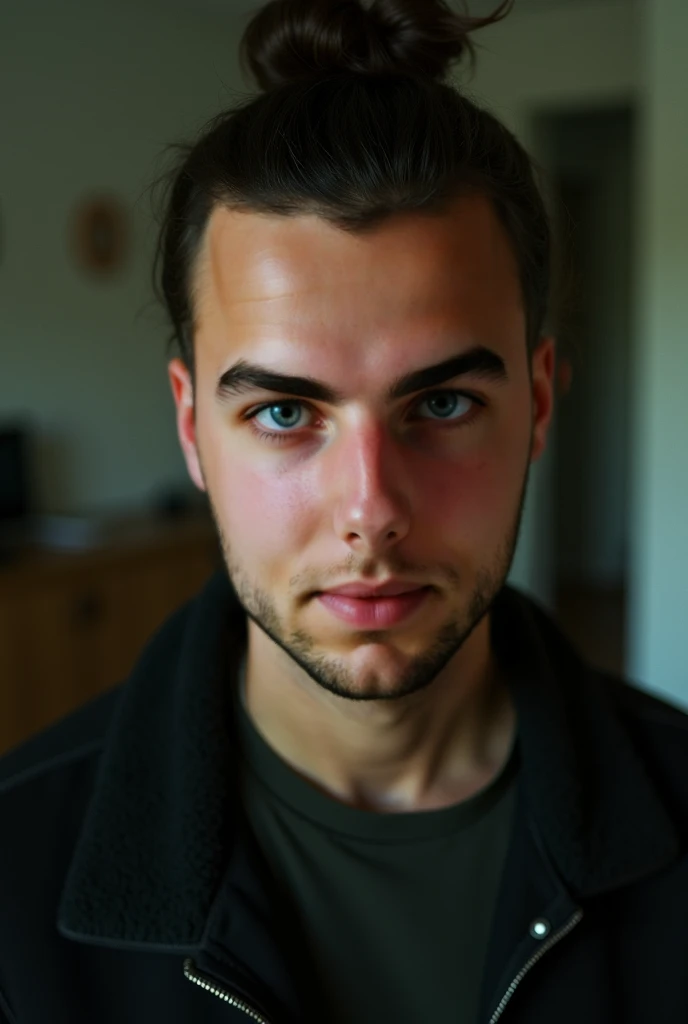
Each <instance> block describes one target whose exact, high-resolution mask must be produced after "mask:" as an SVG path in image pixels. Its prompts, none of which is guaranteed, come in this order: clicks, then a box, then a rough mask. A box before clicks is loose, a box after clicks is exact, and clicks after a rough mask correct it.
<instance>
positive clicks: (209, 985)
mask: <svg viewBox="0 0 688 1024" xmlns="http://www.w3.org/2000/svg"><path fill="white" fill-rule="evenodd" d="M582 917H583V911H582V910H577V911H576V913H575V914H574V915H573V917H572V918H571V920H570V921H569V922H568V924H566V925H565V926H564V927H563V928H562V929H560V931H558V932H556V933H555V934H554V935H552V936H551V938H549V939H548V940H547V942H545V943H544V945H542V946H540V948H539V949H538V951H537V953H535V955H534V956H531V958H530V960H528V962H527V963H526V964H525V965H524V966H523V967H522V968H521V970H520V971H519V972H518V974H517V975H516V977H515V978H514V980H513V981H512V982H511V984H510V985H509V987H508V989H507V990H506V992H505V993H504V995H503V996H502V999H501V1001H500V1003H499V1006H498V1007H497V1009H496V1010H495V1012H494V1013H493V1014H492V1016H491V1017H490V1024H497V1021H498V1020H499V1018H500V1017H501V1016H502V1014H503V1013H504V1009H505V1007H506V1005H507V1003H508V1002H509V1000H510V999H511V997H512V995H513V994H514V992H515V991H516V989H517V988H518V986H519V985H520V983H521V982H522V981H523V979H524V978H525V976H526V974H527V973H528V971H529V970H530V969H531V967H534V966H535V964H536V963H537V962H538V960H540V959H541V958H542V957H543V956H544V955H545V953H547V952H548V950H550V949H551V948H552V946H556V944H557V942H559V941H560V939H563V938H564V937H565V936H567V935H568V934H569V932H571V931H573V929H574V928H575V927H576V925H577V924H578V923H579V922H580V921H581V919H582ZM184 976H185V977H186V978H188V980H189V981H193V983H194V984H195V985H198V986H199V987H200V988H202V989H204V990H205V991H206V992H210V993H211V994H212V995H214V996H217V998H218V999H221V1000H222V1001H223V1002H225V1003H229V1004H230V1006H235V1007H236V1008H237V1009H238V1010H241V1011H242V1012H243V1013H245V1014H247V1016H249V1017H250V1018H251V1020H255V1021H256V1022H257V1024H270V1022H269V1021H268V1020H267V1019H266V1018H265V1017H263V1016H262V1015H261V1014H260V1013H258V1011H257V1010H254V1009H253V1007H252V1006H249V1005H248V1003H245V1002H244V1001H243V1000H242V999H238V998H237V997H236V996H235V995H232V993H231V992H229V991H227V989H224V988H221V987H220V986H219V985H216V984H215V983H214V982H212V981H210V980H209V979H208V978H206V977H205V976H204V975H202V974H199V972H198V971H197V970H196V967H195V964H194V962H193V960H191V959H190V958H187V959H186V960H185V961H184Z"/></svg>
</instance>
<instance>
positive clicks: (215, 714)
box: [58, 569, 678, 951]
mask: <svg viewBox="0 0 688 1024" xmlns="http://www.w3.org/2000/svg"><path fill="white" fill-rule="evenodd" d="M491 630H492V643H493V648H494V650H495V652H496V654H497V657H498V658H499V660H500V661H502V662H503V663H504V665H505V667H507V668H508V677H509V679H510V685H511V688H512V694H513V698H514V702H515V705H516V710H517V715H518V730H519V743H520V749H521V763H522V772H523V781H522V784H523V785H524V786H525V789H526V792H527V793H528V804H529V806H530V808H531V813H532V814H533V817H534V819H535V825H536V827H537V829H538V831H539V833H540V835H541V836H542V837H543V841H544V844H545V846H546V848H547V851H548V854H549V856H550V858H551V860H552V862H553V864H554V865H555V867H556V869H557V870H558V872H559V874H560V876H561V878H562V879H563V881H564V883H565V884H566V885H567V886H568V888H569V891H570V892H571V894H572V895H573V896H574V897H575V898H583V897H586V896H594V895H598V894H601V893H603V892H606V891H609V890H611V889H614V888H617V887H619V886H621V885H624V884H628V883H630V882H632V881H635V880H637V879H639V878H641V877H643V876H645V875H647V874H649V873H651V872H653V871H656V870H658V869H659V868H660V867H662V866H663V865H665V864H667V863H668V862H669V861H670V860H671V859H673V858H674V856H675V855H676V853H677V851H678V840H677V836H676V832H675V829H674V826H673V824H672V822H671V820H670V818H669V816H668V814H667V812H666V810H665V809H664V807H663V805H662V803H661V801H660V799H659V797H658V795H657V794H656V792H655V790H654V789H653V786H652V784H651V783H650V780H649V778H648V776H647V774H646V772H645V769H644V767H643V765H642V763H641V761H640V759H639V758H638V756H637V755H636V753H635V751H634V749H633V747H632V744H631V741H630V738H629V736H628V735H627V733H626V731H625V730H624V728H623V726H622V724H621V723H620V721H619V719H618V718H617V717H616V715H615V713H614V711H613V709H612V706H611V703H610V700H611V698H610V696H609V693H608V690H607V687H606V685H605V683H604V680H603V679H602V677H601V676H600V675H598V674H597V673H596V672H594V671H593V670H591V669H589V668H588V667H587V666H585V665H584V664H583V663H582V662H581V661H580V659H579V658H578V656H577V655H576V654H575V652H574V651H573V650H572V649H571V647H570V646H569V644H568V642H567V641H566V640H565V639H564V638H563V636H562V635H561V634H560V632H559V630H558V629H557V627H556V626H555V625H554V624H553V623H552V622H551V620H550V619H549V618H548V616H547V615H545V613H544V612H543V611H542V610H541V609H539V608H538V606H537V605H536V604H535V603H534V602H532V601H531V600H530V599H529V598H527V597H525V596H524V595H523V594H521V593H519V592H518V591H516V590H514V589H512V588H510V587H505V588H504V589H503V591H502V592H501V594H500V596H499V597H498V599H497V601H496V602H495V605H494V606H493V609H492V619H491ZM245 645H246V616H245V613H244V612H243V609H242V608H241V606H240V604H239V602H238V600H237V597H236V594H235V592H234V589H233V588H232V586H231V583H230V581H229V579H228V576H227V574H226V572H225V570H223V569H222V570H218V572H217V573H216V574H215V575H214V576H213V577H212V578H211V580H210V581H209V583H208V585H207V586H206V587H205V589H204V590H203V591H202V592H201V593H200V594H199V595H198V596H197V597H196V598H195V599H194V600H193V601H191V602H190V603H189V604H188V605H186V606H185V607H184V608H182V609H181V610H180V611H179V612H177V613H176V614H175V615H174V616H173V617H172V618H171V619H169V620H168V621H167V622H166V623H165V624H164V625H163V627H162V628H161V629H160V630H159V631H158V633H157V634H156V635H155V636H154V637H153V638H152V640H151V641H150V643H149V644H148V646H147V648H146V650H145V651H144V653H143V655H142V656H141V658H140V660H139V662H138V663H137V665H136V667H135V669H134V671H133V673H132V675H131V677H130V679H129V680H128V682H127V683H126V685H125V686H124V688H123V690H122V693H121V699H120V701H119V703H118V706H117V711H116V713H115V717H114V718H113V721H112V723H111V726H110V728H109V731H108V736H107V739H106V743H105V747H104V750H103V753H102V757H101V762H100V766H99V771H98V777H97V781H96V785H95V789H94V794H93V797H92V799H91V803H90V805H89V808H88V811H87V814H86V818H85V821H84V825H83V828H82V832H81V835H80V838H79V841H78V844H77V847H76V850H75V854H74V857H73V860H72V864H71V868H70V871H69V874H68V878H67V880H66V885H65V888H64V892H63V897H62V902H61V906H60V912H59V921H58V925H59V928H60V931H61V932H62V933H63V934H64V935H67V936H69V937H71V938H76V939H80V940H81V941H87V942H92V943H98V944H100V943H102V944H107V945H113V946H118V947H121V948H148V949H158V950H161V951H162V950H168V951H173V950H188V949H191V948H193V947H196V946H197V945H199V944H200V943H201V942H202V940H203V935H204V929H205V926H206V924H207V921H208V918H209V915H210V911H211V909H212V907H213V903H214V900H215V898H216V896H217V893H218V890H219V889H220V886H221V883H222V879H223V875H224V872H225V869H226V867H227V864H228V862H229V860H230V857H234V858H235V859H236V852H237V851H236V850H235V848H234V844H235V840H236V842H237V843H239V842H240V839H239V836H240V832H239V828H238V822H239V819H240V810H239V808H238V806H237V800H238V787H237V785H236V774H235V773H236V761H235V757H236V755H237V744H236V738H235V734H236V730H235V726H234V723H233V712H232V701H231V687H232V686H233V685H235V681H236V678H237V670H238V666H239V662H240V658H241V656H242V654H243V652H244V650H245Z"/></svg>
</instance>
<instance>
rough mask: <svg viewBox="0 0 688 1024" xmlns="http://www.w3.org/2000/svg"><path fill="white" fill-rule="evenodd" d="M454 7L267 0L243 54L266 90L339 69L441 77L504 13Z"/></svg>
mask: <svg viewBox="0 0 688 1024" xmlns="http://www.w3.org/2000/svg"><path fill="white" fill-rule="evenodd" d="M512 4H513V0H503V2H502V3H500V4H499V6H498V8H497V10H496V11H495V12H494V13H493V14H492V15H491V16H489V17H486V18H473V17H469V16H468V15H461V14H457V13H455V12H454V11H452V10H451V9H450V7H449V6H448V4H447V3H446V2H445V0H373V2H372V3H368V4H367V5H365V6H364V3H363V0H271V2H269V3H267V4H266V5H265V6H264V7H263V8H261V10H259V11H258V13H257V14H256V15H255V16H254V17H253V18H252V20H251V21H250V23H249V25H248V27H247V28H246V30H245V32H244V35H243V37H242V40H241V46H240V55H241V59H242V62H243V63H244V64H245V65H247V66H248V68H249V69H250V71H251V72H252V74H253V75H254V77H255V79H256V80H257V82H258V85H259V86H260V87H261V88H262V89H263V90H265V91H268V90H270V89H275V88H277V87H279V86H280V85H284V84H286V83H287V82H291V81H294V80H296V79H303V78H307V77H308V78H312V77H314V76H316V75H325V74H332V73H337V72H343V71H351V72H358V73H363V74H366V73H368V74H386V73H387V74H389V73H406V74H416V75H422V76H425V77H427V78H431V79H440V78H442V77H443V76H444V75H445V74H446V72H447V70H448V68H449V66H450V64H451V63H453V62H454V61H457V60H460V59H461V57H463V56H464V54H465V53H466V52H469V53H470V54H471V56H473V48H472V45H471V43H470V40H469V38H468V36H469V33H470V32H472V31H473V30H474V29H476V28H482V27H483V26H484V25H489V24H492V23H493V22H496V21H499V20H501V18H503V17H504V16H505V15H506V14H507V13H508V11H509V10H510V9H511V6H512Z"/></svg>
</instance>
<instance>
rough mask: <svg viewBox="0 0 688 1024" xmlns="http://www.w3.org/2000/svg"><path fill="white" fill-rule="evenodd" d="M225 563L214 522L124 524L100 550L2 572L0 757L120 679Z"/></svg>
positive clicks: (44, 556) (50, 556) (25, 561)
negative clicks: (146, 645)
mask: <svg viewBox="0 0 688 1024" xmlns="http://www.w3.org/2000/svg"><path fill="white" fill-rule="evenodd" d="M221 564H222V557H221V553H220V549H219V545H218V542H217V538H216V533H215V530H214V527H213V524H212V521H211V520H210V519H209V518H206V517H202V518H193V519H184V520H180V521H177V522H174V521H172V522H167V521H155V520H153V521H151V520H142V519H138V520H134V519H130V520H128V521H127V522H126V523H123V522H121V521H120V523H119V525H118V527H117V528H116V529H113V533H112V536H111V537H109V538H108V540H107V542H103V543H102V544H101V545H99V546H98V547H97V548H92V549H90V550H89V551H87V552H79V553H55V552H48V551H41V550H38V549H32V550H27V551H26V552H24V553H23V554H22V555H21V556H19V557H18V558H17V559H16V560H14V561H13V562H12V563H10V564H9V565H6V566H3V567H1V568H0V753H2V752H4V751H6V750H8V749H10V748H11V747H13V746H15V745H16V744H17V743H20V742H21V741H22V740H24V739H25V738H27V737H28V736H30V735H32V734H33V733H35V732H37V731H39V730H41V729H43V728H44V727H45V726H47V725H49V724H50V723H51V722H53V721H55V720H56V719H58V718H60V717H62V716H63V715H65V714H67V713H68V712H69V711H71V710H73V709H74V708H76V707H78V706H79V705H80V704H83V703H84V702H85V701H87V700H88V699H89V698H90V697H93V696H95V695H96V694H98V693H101V692H103V691H104V690H107V689H109V688H110V687H112V686H114V685H115V684H117V683H119V682H121V681H123V680H124V679H126V677H127V676H128V674H129V672H130V671H131V669H132V667H133V665H134V663H135V661H136V659H137V657H138V656H139V654H140V653H141V651H142V649H143V647H144V646H145V644H146V642H147V641H148V640H149V639H150V638H151V636H152V635H153V633H154V632H155V630H156V629H157V628H158V627H159V626H160V625H161V624H162V623H163V622H164V621H165V619H167V618H168V617H169V616H170V615H171V614H172V612H173V611H175V609H176V608H178V607H179V606H180V605H182V604H183V603H184V602H185V601H187V600H188V599H189V598H190V597H193V596H194V594H196V593H198V591H199V590H200V589H201V588H202V587H203V585H204V584H205V582H206V581H207V579H208V577H209V576H210V575H211V573H212V572H213V571H214V570H215V569H216V568H217V567H218V566H220V565H221Z"/></svg>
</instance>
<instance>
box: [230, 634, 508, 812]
mask: <svg viewBox="0 0 688 1024" xmlns="http://www.w3.org/2000/svg"><path fill="white" fill-rule="evenodd" d="M261 637H262V639H263V640H265V639H266V638H265V636H264V634H261V636H259V637H253V639H254V640H258V641H260V639H261ZM251 640H252V636H251V630H249V645H248V650H247V657H246V673H245V691H244V696H243V700H244V705H245V708H246V711H247V713H248V714H249V716H250V717H251V719H252V721H253V723H254V725H255V726H256V728H257V729H258V731H259V732H260V733H261V734H262V736H263V738H264V739H265V740H266V742H267V743H269V744H270V746H271V747H272V748H273V750H275V752H276V753H277V754H278V755H279V756H280V757H281V758H282V759H283V760H284V761H285V762H287V764H289V766H290V767H291V768H292V769H293V770H294V771H295V772H297V774H299V775H300V776H301V777H302V778H304V779H306V780H307V781H308V782H310V783H311V784H312V785H314V786H316V787H317V788H318V789H320V790H321V791H322V792H324V793H325V794H326V795H327V796H330V797H332V798H333V799H336V800H340V801H341V802H343V803H346V804H348V805H350V806H353V807H358V808H361V809H364V810H372V811H379V812H410V811H411V812H412V811H419V810H433V809H439V808H442V807H447V806H451V805H452V804H455V803H458V802H460V801H462V800H466V799H468V798H469V797H471V796H473V795H474V794H475V793H476V792H478V791H479V790H480V789H483V788H484V787H485V786H486V785H488V784H489V783H490V782H491V781H492V779H493V778H494V777H495V776H496V775H497V774H499V772H500V771H501V769H502V768H503V766H504V764H505V763H506V761H507V759H508V757H509V753H510V751H511V748H512V745H513V741H514V736H515V732H516V715H515V711H514V708H513V703H512V701H511V697H510V695H509V690H508V687H507V685H506V681H505V680H504V678H503V676H502V675H501V673H500V671H499V670H498V667H497V664H496V661H495V658H494V656H493V654H492V652H491V650H490V645H489V617H486V618H485V619H484V620H483V621H482V623H481V624H480V625H479V627H478V628H477V629H476V630H474V632H473V633H472V634H471V636H470V637H469V638H468V640H467V641H466V643H465V644H464V645H463V647H462V648H461V650H460V651H459V652H457V654H456V655H455V656H454V658H453V659H452V660H451V662H450V663H449V664H448V665H447V666H446V667H445V669H444V670H443V671H442V672H441V673H440V674H439V675H438V676H437V677H436V678H435V679H434V680H433V682H432V683H431V684H430V685H429V686H427V687H425V688H424V689H423V690H420V691H418V692H416V693H413V694H410V695H409V696H406V697H401V698H399V699H398V700H380V701H355V700H348V699H345V698H342V697H338V696H335V695H334V694H332V693H330V692H329V691H328V690H325V689H324V688H323V687H322V686H320V685H319V684H317V683H316V682H315V681H314V680H312V679H311V678H310V677H309V676H308V675H307V674H306V673H305V672H303V670H302V669H301V668H300V666H298V665H296V663H294V662H293V661H292V659H288V662H289V664H288V665H287V664H286V663H285V659H286V658H287V655H286V654H285V652H284V651H282V650H281V649H280V648H278V647H276V645H271V648H265V646H264V645H261V644H260V643H258V644H256V643H253V644H252V643H251Z"/></svg>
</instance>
